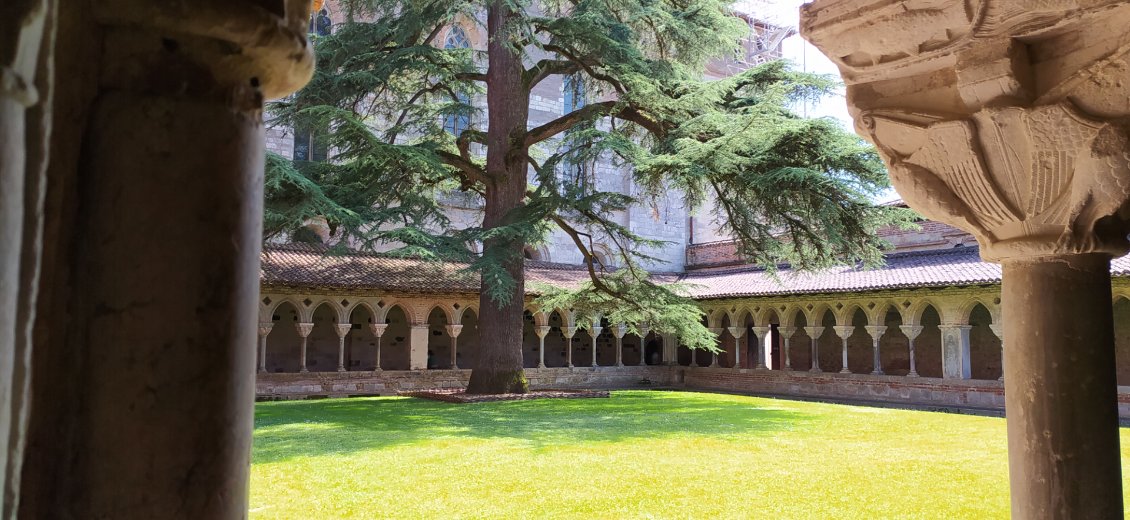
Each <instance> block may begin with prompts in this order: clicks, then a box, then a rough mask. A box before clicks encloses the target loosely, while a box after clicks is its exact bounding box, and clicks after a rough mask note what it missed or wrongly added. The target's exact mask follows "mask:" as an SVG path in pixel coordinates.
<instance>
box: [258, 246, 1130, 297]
mask: <svg viewBox="0 0 1130 520" xmlns="http://www.w3.org/2000/svg"><path fill="white" fill-rule="evenodd" d="M886 260H887V262H886V265H885V266H883V267H880V268H878V269H863V268H859V267H851V266H843V267H837V268H833V269H828V270H824V271H820V272H811V273H805V272H796V271H791V270H788V269H780V270H778V271H777V273H776V274H775V275H774V274H770V273H768V272H766V271H765V270H764V269H759V268H753V267H743V268H734V269H725V270H714V271H709V272H691V273H685V274H681V275H675V274H656V275H653V277H654V278H656V279H658V280H659V281H668V282H672V281H679V282H682V283H684V284H686V285H687V286H688V289H689V290H690V295H691V296H692V297H694V298H696V299H712V298H732V297H740V296H780V295H790V294H818V293H842V292H860V291H873V290H882V289H905V288H919V287H952V286H970V285H989V284H997V283H1000V280H1001V268H1000V266H999V265H997V264H991V263H988V262H984V261H982V260H981V257H980V255H979V250H978V248H976V247H959V248H953V249H943V250H932V251H918V252H909V253H895V254H890V255H887V258H886ZM463 267H464V265H462V264H445V265H442V266H437V265H434V264H430V263H427V262H422V261H419V260H411V259H399V258H388V257H384V256H379V255H374V254H363V253H349V254H327V252H326V249H324V248H320V247H315V246H304V245H285V246H277V245H272V246H267V247H266V248H264V251H263V256H262V267H261V268H260V281H261V283H262V284H263V285H264V286H267V287H289V288H307V289H308V288H321V289H350V290H382V291H390V292H404V293H467V294H475V293H478V291H479V280H478V277H477V276H475V275H471V274H467V273H463V272H461V271H460V270H461V269H462V268H463ZM1111 272H1112V274H1114V275H1115V276H1128V275H1130V257H1121V258H1116V259H1115V260H1114V261H1113V262H1112V265H1111ZM587 279H588V273H587V272H586V271H585V270H584V269H582V268H580V267H578V266H573V265H566V264H553V263H548V262H530V261H527V263H526V281H527V282H528V283H527V291H530V292H532V291H533V290H534V289H535V287H536V284H537V283H545V284H550V285H554V286H558V287H566V288H572V287H576V286H577V285H578V284H580V283H581V282H583V281H585V280H587Z"/></svg>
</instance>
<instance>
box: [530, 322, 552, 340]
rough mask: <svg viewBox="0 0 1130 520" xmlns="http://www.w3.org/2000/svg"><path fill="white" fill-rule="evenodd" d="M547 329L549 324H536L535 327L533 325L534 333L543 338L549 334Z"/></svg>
mask: <svg viewBox="0 0 1130 520" xmlns="http://www.w3.org/2000/svg"><path fill="white" fill-rule="evenodd" d="M549 330H550V326H549V325H538V326H537V327H534V334H537V336H538V337H539V338H544V337H546V335H548V334H549Z"/></svg>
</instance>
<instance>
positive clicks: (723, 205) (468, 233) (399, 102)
mask: <svg viewBox="0 0 1130 520" xmlns="http://www.w3.org/2000/svg"><path fill="white" fill-rule="evenodd" d="M342 4H343V5H344V8H345V10H346V12H347V14H346V17H347V19H348V20H349V21H348V22H346V23H343V24H339V25H338V26H337V28H336V30H335V32H334V33H333V34H332V35H330V36H325V37H319V38H318V39H317V41H316V53H317V60H318V62H317V63H318V67H317V70H316V72H315V75H314V78H313V80H312V81H311V83H310V84H309V86H307V87H306V88H305V89H303V90H302V91H300V92H298V93H296V94H295V95H294V96H292V97H290V98H288V99H286V100H284V101H280V102H276V103H273V104H272V105H271V106H270V107H269V108H270V113H271V114H272V115H273V118H274V119H273V121H272V122H273V124H276V125H283V126H286V127H290V128H308V129H311V131H312V132H313V133H314V135H315V136H316V139H320V140H322V142H323V143H325V144H326V145H328V147H329V149H330V151H331V160H330V161H328V162H324V163H317V164H303V165H297V167H296V166H292V165H290V164H288V163H287V162H286V161H285V160H281V158H278V157H270V158H269V159H268V185H267V207H268V212H267V218H266V221H265V229H266V232H267V235H268V236H272V235H276V234H279V233H294V232H295V231H296V230H298V229H300V228H301V227H302V225H303V223H304V222H305V221H306V220H307V219H309V218H313V217H321V218H324V219H326V221H327V222H328V223H329V224H330V227H331V229H332V230H333V231H334V237H335V239H336V240H341V241H343V242H350V243H354V244H358V245H360V247H362V248H364V249H375V248H376V247H378V246H383V245H386V244H396V245H398V246H399V248H398V249H397V250H395V251H394V252H393V253H392V254H398V255H407V256H413V257H419V258H424V259H428V260H435V261H458V262H466V263H467V265H468V266H469V267H468V268H467V269H468V270H470V271H474V272H476V273H479V274H480V275H481V277H482V281H483V285H482V290H483V292H484V294H487V295H489V297H490V298H491V299H492V300H494V301H495V302H499V303H502V302H506V301H508V299H509V298H511V297H513V295H514V294H516V292H517V289H518V287H517V285H516V282H515V280H514V279H513V277H512V276H511V275H510V274H509V273H508V272H507V270H506V265H510V264H513V263H514V262H515V261H516V258H514V256H513V255H515V254H516V253H515V252H516V251H520V250H521V247H508V246H513V245H515V244H531V243H534V244H536V243H540V242H543V241H545V240H546V238H547V236H548V235H549V233H551V232H552V231H554V229H560V230H562V231H564V232H565V234H566V235H568V236H569V237H571V238H572V239H573V241H574V243H575V244H576V246H577V247H578V249H579V250H580V251H581V253H582V255H583V256H584V257H585V258H586V260H587V262H588V264H589V269H590V273H591V277H592V280H591V282H590V283H588V284H586V285H585V286H583V287H582V288H580V289H579V290H573V291H564V290H561V289H556V288H541V289H540V290H541V292H542V296H541V298H540V300H539V302H540V304H542V305H544V306H546V307H547V308H549V307H560V308H572V309H575V310H577V311H579V312H581V313H583V314H586V315H594V316H595V315H596V314H601V315H603V316H605V317H607V318H609V319H610V320H613V321H617V322H619V321H623V322H625V323H632V324H635V323H648V324H649V325H650V326H651V327H652V328H653V329H655V330H659V331H662V332H671V333H676V334H678V335H679V336H680V337H681V339H682V340H683V342H684V343H686V344H688V345H692V346H695V347H702V348H712V346H713V344H714V340H713V338H712V337H710V336H711V335H710V333H709V332H708V331H706V330H705V328H703V326H702V324H701V321H700V313H699V312H698V310H697V307H696V306H695V305H694V304H693V303H692V302H691V301H690V300H688V299H687V298H686V297H685V296H684V295H683V293H681V292H680V291H681V289H680V288H678V287H674V286H669V285H664V284H658V283H654V282H652V281H651V280H650V279H649V277H648V275H647V272H646V267H647V266H648V265H649V263H651V262H652V261H653V260H654V259H653V258H650V257H649V256H648V255H647V254H646V251H648V250H649V249H651V248H654V247H656V246H660V245H662V243H661V242H658V241H655V240H650V239H647V238H645V237H643V236H640V235H638V234H636V233H634V232H632V231H631V229H629V228H627V227H625V226H623V225H621V224H620V223H619V222H618V221H617V220H616V217H615V215H617V214H620V213H622V212H623V211H625V210H629V209H631V208H638V207H645V208H646V207H658V206H659V205H660V204H661V203H663V201H666V200H667V199H668V198H669V197H672V196H681V197H682V198H683V199H684V200H683V202H684V203H685V205H686V206H688V207H691V208H697V207H716V211H717V213H716V216H717V218H718V221H719V224H720V225H721V226H722V228H723V231H726V232H729V233H731V234H732V235H733V236H734V237H735V238H737V239H738V240H739V249H740V252H741V253H742V254H743V255H744V256H746V257H747V258H749V259H750V260H751V261H754V262H757V263H759V264H762V265H764V266H766V267H768V268H774V267H775V266H777V265H778V264H780V263H789V264H791V265H793V266H794V267H797V268H819V267H824V266H828V265H831V264H833V263H839V262H863V263H866V264H871V265H874V264H876V263H878V262H879V261H880V260H881V254H880V248H879V246H880V243H879V242H878V239H877V238H876V237H875V235H874V230H875V228H876V227H878V226H881V225H886V224H890V223H899V222H903V221H905V220H906V218H907V217H906V216H905V215H901V214H899V212H898V211H897V210H893V209H891V208H877V207H875V206H874V205H872V204H871V203H870V199H871V198H872V197H873V196H874V195H876V194H877V193H879V192H881V191H882V190H883V189H885V188H886V187H887V180H886V176H885V173H884V171H883V168H882V164H881V163H880V161H879V159H878V156H877V155H876V154H875V152H874V151H873V150H872V149H871V148H870V147H869V146H867V145H865V144H864V143H863V142H862V141H860V140H859V139H858V138H857V137H855V136H854V135H852V134H850V133H848V132H845V131H844V130H843V129H841V128H839V127H838V126H837V125H836V124H835V123H834V122H832V121H829V120H821V119H815V120H812V119H803V118H801V117H799V116H797V114H796V113H795V112H794V111H793V110H792V107H794V106H796V103H798V102H802V101H805V100H811V99H816V98H819V97H821V96H824V95H827V94H828V93H830V92H831V91H832V89H833V88H834V87H835V86H836V85H835V83H834V82H833V81H832V79H831V78H828V77H823V76H815V75H811V74H803V73H799V72H795V71H792V70H790V68H789V67H788V65H787V64H785V63H783V62H773V63H769V64H766V65H762V66H760V67H757V68H754V69H751V70H748V71H746V72H744V73H741V74H738V75H736V76H734V77H731V78H726V79H722V80H717V81H704V80H703V79H702V78H703V77H704V67H705V65H706V64H707V62H709V61H710V60H712V59H717V58H719V57H725V56H733V53H734V51H735V49H736V46H737V43H738V41H739V39H740V38H741V37H742V35H743V30H748V29H747V28H745V25H744V23H743V22H742V21H741V20H740V19H739V18H737V17H735V16H733V15H732V13H731V12H730V10H729V9H730V6H729V2H727V1H725V0H600V1H594V0H541V1H535V2H525V1H520V0H510V1H509V2H508V3H505V4H504V5H505V6H508V8H509V9H512V10H513V13H510V16H508V17H505V20H506V23H505V25H503V26H500V27H497V28H496V29H495V34H489V35H486V36H487V37H488V38H490V39H492V41H505V42H507V43H508V44H509V45H508V46H507V48H506V49H504V50H503V51H501V52H512V53H516V54H517V55H520V56H521V57H522V62H523V63H524V64H525V68H524V70H523V71H521V72H520V73H521V74H522V78H521V80H522V81H521V82H520V85H521V88H519V89H517V91H506V92H504V93H505V96H503V97H504V99H506V103H507V104H508V105H513V104H515V103H523V102H527V103H528V99H529V91H530V89H532V88H533V87H534V86H535V85H537V84H538V83H539V82H541V81H544V80H546V79H547V78H551V77H558V78H560V77H562V76H563V75H575V76H574V77H578V78H580V81H581V82H582V83H583V85H584V90H585V91H586V92H587V94H588V98H589V100H590V101H591V102H590V103H589V104H587V105H585V106H584V108H581V109H579V110H577V111H575V112H572V113H570V114H565V115H562V116H561V117H560V118H558V119H556V120H553V121H550V122H548V123H545V124H542V125H540V126H537V127H534V128H529V129H527V128H525V126H524V125H523V126H522V127H521V128H514V129H503V128H497V127H494V126H492V127H491V128H486V125H484V119H485V118H484V115H485V114H483V113H479V112H478V111H477V110H476V108H475V106H476V102H475V100H476V99H480V100H481V99H482V96H483V94H484V93H489V92H492V89H503V88H506V89H510V90H513V89H514V87H513V85H514V82H499V81H497V79H498V78H494V79H491V78H488V76H487V74H486V72H487V65H488V63H489V62H490V60H491V56H489V55H488V52H487V51H486V50H484V43H483V41H485V40H481V39H480V40H479V42H478V43H477V44H476V46H475V48H472V49H463V48H452V49H447V48H444V38H445V35H446V34H447V31H448V29H449V28H450V27H452V26H459V27H461V28H463V30H464V31H466V32H467V33H469V34H474V33H485V32H486V31H487V30H488V28H487V26H486V23H485V20H486V15H485V13H486V12H487V10H488V8H489V5H488V4H489V3H488V2H485V1H483V0H464V1H455V2H452V1H449V0H346V1H344V2H342ZM507 49H508V50H507ZM493 52H500V51H497V50H496V51H493ZM510 79H514V78H510ZM504 85H506V86H505V87H504ZM494 92H496V93H497V92H498V91H494ZM600 100H603V101H600ZM478 105H481V102H480V103H478ZM454 119H459V120H464V119H465V120H469V121H470V122H471V124H470V126H469V127H468V128H466V129H461V130H462V131H461V132H460V133H459V135H452V134H451V133H449V132H448V131H446V130H445V128H444V122H445V121H448V122H450V121H452V120H454ZM491 154H498V156H499V157H523V158H524V157H526V156H527V154H528V156H529V157H530V158H531V160H530V163H531V164H530V178H529V186H528V191H527V197H526V198H525V200H523V201H521V202H520V203H518V204H516V205H515V206H514V207H511V208H507V209H508V212H507V214H506V216H505V218H504V219H503V220H502V222H501V223H500V224H498V225H492V226H490V227H489V228H486V227H484V226H481V225H480V226H457V225H456V224H455V223H453V222H452V221H451V220H450V219H449V216H448V214H447V213H446V212H445V210H444V206H443V203H442V202H443V200H445V197H450V196H451V194H452V193H459V192H462V193H463V194H465V196H468V197H470V198H473V199H475V198H480V197H483V196H485V195H489V194H491V193H496V192H497V191H496V190H498V189H499V186H501V185H507V184H509V185H512V184H513V183H522V184H523V185H525V184H526V182H527V179H524V178H514V176H513V175H510V174H508V173H507V171H505V170H499V169H498V167H497V164H501V163H502V162H503V161H495V162H493V163H490V164H492V165H493V166H488V162H489V161H486V160H484V157H485V156H489V155H491ZM597 159H602V160H611V161H613V163H614V164H616V165H618V166H622V167H625V168H628V169H630V170H631V171H632V172H633V175H634V179H635V181H636V183H637V185H638V186H640V187H641V188H642V192H641V193H638V194H635V195H625V194H620V193H612V192H600V191H594V189H593V186H592V185H591V183H589V182H585V180H584V179H567V178H564V177H563V176H562V175H561V171H562V170H563V169H564V168H565V167H567V166H568V165H571V164H582V163H585V162H591V161H594V160H597ZM480 200H482V199H480ZM484 242H486V243H488V245H489V247H486V248H485V250H484V251H483V252H482V253H481V254H475V253H473V252H472V248H470V247H469V244H480V243H484ZM597 242H603V243H607V244H609V245H610V246H612V247H613V248H614V249H615V251H614V252H613V253H614V254H615V255H616V256H617V257H618V258H617V259H615V261H614V263H615V264H617V265H618V266H619V269H613V268H612V267H611V266H606V265H602V264H600V263H599V262H598V261H596V256H595V255H594V251H593V244H594V243H597ZM515 326H518V324H515Z"/></svg>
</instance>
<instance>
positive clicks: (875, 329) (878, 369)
mask: <svg viewBox="0 0 1130 520" xmlns="http://www.w3.org/2000/svg"><path fill="white" fill-rule="evenodd" d="M864 329H866V330H867V333H868V334H870V335H871V351H872V352H873V353H874V356H875V361H874V364H873V365H872V366H874V367H875V369H874V370H872V371H871V375H873V376H881V375H883V359H882V356H881V352H879V340H880V339H882V338H883V334H884V333H885V332H887V327H886V325H867V326H866V327H864Z"/></svg>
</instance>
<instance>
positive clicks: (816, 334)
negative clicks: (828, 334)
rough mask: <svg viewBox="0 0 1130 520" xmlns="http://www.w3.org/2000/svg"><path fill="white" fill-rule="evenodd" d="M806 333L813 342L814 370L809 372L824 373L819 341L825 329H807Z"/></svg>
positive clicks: (805, 329)
mask: <svg viewBox="0 0 1130 520" xmlns="http://www.w3.org/2000/svg"><path fill="white" fill-rule="evenodd" d="M804 332H805V334H808V337H809V339H811V340H812V368H811V369H809V372H823V370H820V343H818V342H817V340H819V339H820V335H821V334H824V327H822V326H821V327H805V328H804Z"/></svg>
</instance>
